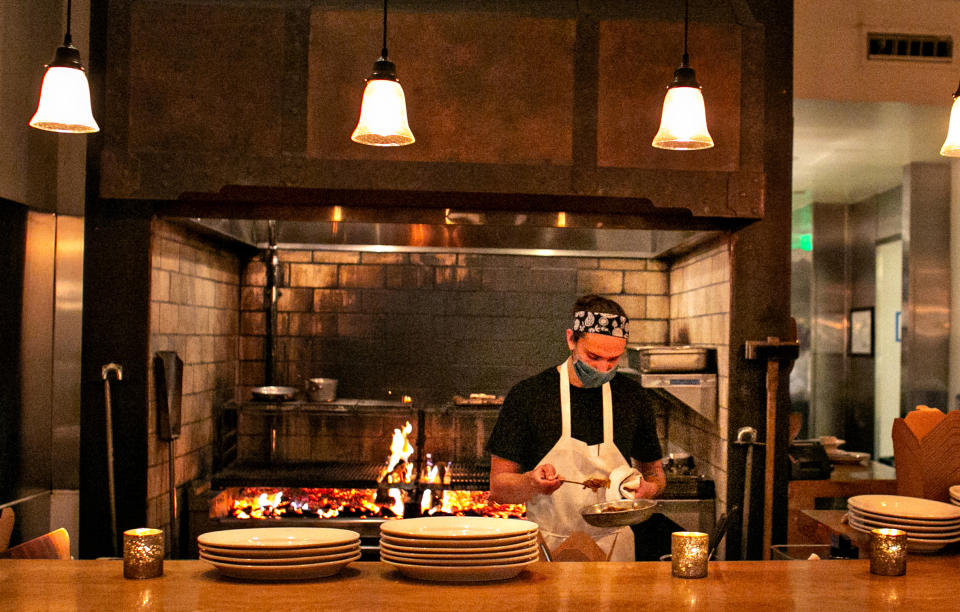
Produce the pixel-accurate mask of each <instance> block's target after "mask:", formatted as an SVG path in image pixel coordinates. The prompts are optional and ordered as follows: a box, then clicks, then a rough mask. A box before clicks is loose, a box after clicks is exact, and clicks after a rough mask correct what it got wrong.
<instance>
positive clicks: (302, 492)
mask: <svg viewBox="0 0 960 612" xmlns="http://www.w3.org/2000/svg"><path fill="white" fill-rule="evenodd" d="M379 491H380V490H379V489H335V488H283V489H265V488H258V487H247V488H242V489H240V491H239V492H238V495H237V496H236V497H235V498H234V500H233V512H232V515H233V516H234V517H235V518H240V519H280V518H293V517H306V518H385V519H395V518H403V514H404V504H403V503H400V504H399V505H397V503H396V500H394V499H393V498H388V499H386V500H378V499H377V494H378V492H379ZM489 497H490V493H489V492H488V491H451V490H444V491H437V492H436V493H434V492H433V490H431V489H427V490H425V491H424V497H423V499H425V500H428V503H427V504H426V505H424V503H423V502H422V501H421V505H420V509H419V510H420V515H421V516H433V515H436V516H442V515H456V516H492V517H497V518H511V517H512V518H521V517H523V516H524V515H525V514H526V507H525V506H524V505H523V504H498V503H497V502H492V501H490V500H489ZM398 510H399V512H398Z"/></svg>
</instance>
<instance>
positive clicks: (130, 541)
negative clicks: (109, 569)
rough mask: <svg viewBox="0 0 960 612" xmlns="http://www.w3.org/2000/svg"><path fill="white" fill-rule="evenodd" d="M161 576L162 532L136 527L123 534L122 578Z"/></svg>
mask: <svg viewBox="0 0 960 612" xmlns="http://www.w3.org/2000/svg"><path fill="white" fill-rule="evenodd" d="M162 575H163V530H161V529H152V528H150V527H138V528H136V529H128V530H126V531H124V532H123V577H124V578H134V579H138V580H139V579H143V578H156V577H158V576H162Z"/></svg>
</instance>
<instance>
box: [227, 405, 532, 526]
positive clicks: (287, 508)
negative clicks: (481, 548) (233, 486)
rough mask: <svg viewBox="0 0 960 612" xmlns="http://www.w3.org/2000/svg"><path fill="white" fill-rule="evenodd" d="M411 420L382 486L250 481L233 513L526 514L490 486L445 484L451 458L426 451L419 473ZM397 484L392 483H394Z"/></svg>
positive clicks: (393, 445)
mask: <svg viewBox="0 0 960 612" xmlns="http://www.w3.org/2000/svg"><path fill="white" fill-rule="evenodd" d="M412 431H413V426H412V425H411V424H410V423H409V422H407V423H406V424H405V425H404V426H403V427H402V428H399V429H394V430H393V437H392V438H391V442H390V456H389V458H388V459H387V462H386V464H385V465H384V467H383V468H382V469H381V470H380V474H379V476H378V478H377V481H378V483H379V485H380V486H379V487H377V488H371V489H338V488H297V487H286V488H263V487H246V488H242V489H240V490H239V491H238V494H237V495H236V496H235V497H234V498H233V509H232V510H231V512H230V514H231V516H233V517H234V518H238V519H281V518H293V517H305V518H321V519H327V518H350V519H364V518H378V519H397V518H403V516H404V513H405V511H406V512H408V513H416V512H419V515H420V516H432V515H456V516H490V517H498V518H510V517H514V518H521V517H523V516H525V515H526V507H525V506H524V505H523V504H499V503H497V502H493V501H490V499H489V497H490V493H489V492H488V491H456V490H450V489H447V488H445V487H446V485H449V484H450V482H451V469H452V468H451V464H450V463H446V464H436V465H435V464H434V462H433V460H432V457H431V455H430V454H427V455H426V460H425V462H424V466H423V468H422V470H421V471H420V473H419V474H417V469H416V465H415V462H414V461H411V460H410V457H411V456H412V455H413V454H414V451H415V449H414V447H413V445H412V444H411V443H410V439H409V437H408V436H409V435H410V433H411V432H412ZM418 482H419V486H420V488H421V489H422V493H421V495H420V499H419V501H418V502H414V500H412V499H411V497H410V495H411V492H412V491H413V490H414V489H416V487H417V483H418ZM391 485H392V486H391Z"/></svg>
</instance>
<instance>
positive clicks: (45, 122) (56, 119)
mask: <svg viewBox="0 0 960 612" xmlns="http://www.w3.org/2000/svg"><path fill="white" fill-rule="evenodd" d="M30 126H31V127H35V128H37V129H40V130H47V131H50V132H68V133H74V134H84V133H90V132H99V131H100V126H99V125H97V122H96V120H94V118H93V110H92V109H91V107H90V85H89V84H88V83H87V75H86V74H85V73H84V71H83V70H81V69H79V68H73V67H66V66H50V67H49V68H47V71H46V72H45V73H44V75H43V85H41V87H40V102H39V103H38V104H37V112H36V113H35V114H34V115H33V118H32V119H31V120H30Z"/></svg>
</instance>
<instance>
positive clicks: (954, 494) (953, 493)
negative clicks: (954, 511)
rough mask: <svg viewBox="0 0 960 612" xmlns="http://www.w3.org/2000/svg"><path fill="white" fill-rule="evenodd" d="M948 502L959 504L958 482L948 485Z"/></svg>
mask: <svg viewBox="0 0 960 612" xmlns="http://www.w3.org/2000/svg"><path fill="white" fill-rule="evenodd" d="M950 503H951V504H953V505H955V506H960V484H958V485H953V486H952V487H950Z"/></svg>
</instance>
